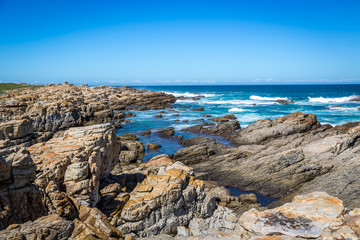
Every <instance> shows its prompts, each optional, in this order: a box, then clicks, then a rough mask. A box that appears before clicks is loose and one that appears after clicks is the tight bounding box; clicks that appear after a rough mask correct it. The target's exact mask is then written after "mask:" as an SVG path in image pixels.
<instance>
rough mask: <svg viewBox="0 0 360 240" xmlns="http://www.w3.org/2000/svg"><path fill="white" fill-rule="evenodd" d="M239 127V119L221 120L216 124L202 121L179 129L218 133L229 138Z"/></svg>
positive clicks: (209, 133)
mask: <svg viewBox="0 0 360 240" xmlns="http://www.w3.org/2000/svg"><path fill="white" fill-rule="evenodd" d="M219 121H221V120H219ZM239 129H240V124H239V121H222V122H219V124H217V125H215V124H213V123H202V124H198V125H195V126H191V127H188V128H184V129H181V131H187V132H193V133H200V134H206V135H218V136H221V137H223V138H225V139H229V138H231V137H232V136H233V135H235V134H236V131H237V130H239ZM235 136H236V135H235Z"/></svg>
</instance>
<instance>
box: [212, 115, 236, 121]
mask: <svg viewBox="0 0 360 240" xmlns="http://www.w3.org/2000/svg"><path fill="white" fill-rule="evenodd" d="M209 120H210V121H212V122H227V121H230V120H236V117H235V116H234V114H228V115H225V116H222V117H217V118H209Z"/></svg>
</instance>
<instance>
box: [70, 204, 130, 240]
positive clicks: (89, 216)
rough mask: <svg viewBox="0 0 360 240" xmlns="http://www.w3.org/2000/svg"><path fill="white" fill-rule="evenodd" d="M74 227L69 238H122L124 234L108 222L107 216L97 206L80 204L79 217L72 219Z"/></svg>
mask: <svg viewBox="0 0 360 240" xmlns="http://www.w3.org/2000/svg"><path fill="white" fill-rule="evenodd" d="M74 223H75V228H74V230H73V232H72V235H71V237H70V239H74V240H75V239H76V240H80V239H82V240H85V239H104V240H105V239H106V240H107V239H113V240H115V239H116V240H118V239H123V238H124V235H123V234H122V233H121V232H120V231H119V230H117V229H116V228H115V227H114V226H113V225H111V224H110V222H109V221H108V219H107V217H106V216H105V215H104V214H103V213H102V212H101V211H100V210H98V209H97V208H89V207H85V206H81V207H80V210H79V219H76V220H75V221H74Z"/></svg>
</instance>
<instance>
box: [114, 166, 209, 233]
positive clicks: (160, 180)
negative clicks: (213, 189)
mask: <svg viewBox="0 0 360 240" xmlns="http://www.w3.org/2000/svg"><path fill="white" fill-rule="evenodd" d="M171 166H172V165H170V166H168V167H166V168H165V169H163V170H162V172H159V174H157V175H148V176H147V177H146V178H145V180H144V181H142V182H141V183H139V184H138V185H137V186H136V187H135V188H134V190H133V191H132V192H130V194H129V199H128V201H127V202H126V203H125V205H124V206H123V208H121V209H118V210H117V211H115V212H113V213H112V214H111V216H110V221H111V223H112V224H114V225H115V226H117V227H118V229H120V230H121V231H122V232H123V233H125V234H133V235H135V236H153V235H157V234H163V233H165V234H175V233H176V231H177V227H178V226H180V225H183V224H185V225H186V224H188V222H189V221H190V220H191V219H192V218H193V216H195V215H199V216H203V217H206V216H211V215H212V211H213V210H214V209H215V199H214V198H212V197H206V195H205V194H204V191H203V189H204V182H203V181H199V180H195V179H194V177H193V176H191V172H189V171H186V170H190V169H188V168H185V167H181V166H182V165H179V167H176V165H175V166H174V167H171Z"/></svg>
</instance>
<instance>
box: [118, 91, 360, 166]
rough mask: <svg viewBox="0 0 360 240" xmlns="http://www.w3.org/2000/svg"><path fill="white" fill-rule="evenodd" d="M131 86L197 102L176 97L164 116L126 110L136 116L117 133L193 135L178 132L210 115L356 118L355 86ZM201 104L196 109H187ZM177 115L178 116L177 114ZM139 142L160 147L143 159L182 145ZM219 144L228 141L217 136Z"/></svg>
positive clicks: (246, 120) (244, 120)
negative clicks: (166, 131)
mask: <svg viewBox="0 0 360 240" xmlns="http://www.w3.org/2000/svg"><path fill="white" fill-rule="evenodd" d="M135 88H137V89H145V90H150V91H162V92H166V93H169V94H173V95H175V96H176V97H179V96H184V97H191V98H192V97H200V100H192V99H185V100H178V101H176V103H175V104H174V105H173V106H174V107H175V108H174V109H173V110H176V111H178V112H176V113H175V112H173V111H170V109H165V110H164V111H165V113H162V115H163V117H164V118H160V119H159V118H155V117H154V116H155V115H157V114H159V112H160V111H161V110H151V111H131V112H132V113H135V114H136V117H133V118H129V120H131V122H130V123H125V124H124V125H123V128H121V129H118V130H117V131H118V132H117V133H118V134H125V133H135V134H137V133H140V132H142V131H144V130H148V129H151V130H152V131H153V132H155V131H156V130H160V129H165V128H168V127H174V128H175V130H176V134H175V135H180V134H182V135H184V137H185V138H187V137H193V136H196V135H195V134H189V133H185V132H181V131H179V130H180V129H182V128H186V127H189V126H192V125H196V124H200V123H202V122H201V120H200V119H204V121H207V119H208V118H209V117H201V115H211V116H212V117H218V116H223V115H226V114H234V115H235V116H236V117H237V119H238V121H239V122H240V125H241V127H242V128H244V127H246V126H248V125H249V124H251V123H253V122H255V121H257V120H259V119H266V118H269V119H274V118H279V117H282V116H284V115H287V114H290V113H293V112H296V111H301V112H304V113H313V114H315V115H316V116H317V118H318V121H319V122H320V123H321V124H331V125H341V124H345V123H348V122H358V121H360V110H359V109H358V108H360V102H354V101H351V100H352V99H355V98H356V97H357V96H360V85H269V86H266V85H254V86H250V85H243V86H242V85H236V86H143V87H141V86H140V87H139V86H136V87H135ZM276 100H286V101H293V102H294V103H292V104H287V105H283V104H279V103H277V102H276ZM194 108H204V111H202V112H194V111H191V109H194ZM177 115H178V116H177ZM140 138H141V139H140V140H142V141H143V142H144V143H147V142H152V143H159V144H161V145H163V147H162V148H161V149H160V150H158V151H157V152H147V154H146V156H145V159H144V160H145V161H146V160H147V159H149V158H150V157H152V156H154V155H157V154H160V153H165V154H172V153H175V152H176V151H177V150H178V149H180V148H181V147H182V146H180V145H179V144H177V143H176V142H174V141H171V140H164V139H162V138H159V137H157V136H156V135H154V134H153V135H151V136H144V137H140ZM217 140H218V141H221V142H223V143H225V144H229V143H227V142H226V141H224V140H223V139H220V138H218V139H217Z"/></svg>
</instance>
